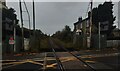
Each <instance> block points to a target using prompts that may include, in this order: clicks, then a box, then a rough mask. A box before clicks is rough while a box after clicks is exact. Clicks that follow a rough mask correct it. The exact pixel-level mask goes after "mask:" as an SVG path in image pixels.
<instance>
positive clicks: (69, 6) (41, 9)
mask: <svg viewBox="0 0 120 71" xmlns="http://www.w3.org/2000/svg"><path fill="white" fill-rule="evenodd" d="M100 3H103V2H94V7H97V6H98V4H100ZM26 4H27V7H28V10H29V12H30V15H31V26H32V3H31V2H27V3H26ZM88 4H89V2H35V12H36V28H37V29H40V30H41V31H42V32H44V33H46V34H53V33H55V32H56V31H58V30H62V29H63V28H64V26H65V25H68V26H70V28H71V29H72V30H73V27H74V26H73V23H75V22H76V21H77V20H78V17H81V16H82V17H83V18H85V17H86V11H87V8H88ZM114 4H115V5H114V15H115V16H117V9H118V7H117V2H116V3H114ZM7 6H8V7H12V8H14V9H15V10H16V14H17V15H18V19H19V18H20V14H19V3H18V2H7ZM23 7H24V6H23ZM24 10H25V9H24ZM26 14H27V13H24V14H23V15H24V17H23V18H24V20H27V15H26ZM115 23H116V25H117V20H116V22H115ZM24 27H26V28H28V22H27V21H25V22H24ZM31 28H32V27H31Z"/></svg>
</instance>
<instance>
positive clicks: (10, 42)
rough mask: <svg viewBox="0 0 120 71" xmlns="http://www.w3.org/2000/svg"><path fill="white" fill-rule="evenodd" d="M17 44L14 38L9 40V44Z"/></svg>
mask: <svg viewBox="0 0 120 71" xmlns="http://www.w3.org/2000/svg"><path fill="white" fill-rule="evenodd" d="M14 43H15V42H14V38H13V37H10V39H9V44H11V45H13V44H14Z"/></svg>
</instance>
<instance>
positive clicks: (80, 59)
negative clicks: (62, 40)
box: [60, 46, 96, 71]
mask: <svg viewBox="0 0 120 71" xmlns="http://www.w3.org/2000/svg"><path fill="white" fill-rule="evenodd" d="M60 48H62V49H63V50H65V51H66V52H68V53H70V54H71V55H72V56H74V57H75V58H77V59H78V60H79V61H81V62H83V63H84V64H85V65H87V66H88V67H89V68H90V69H92V70H93V71H96V70H95V69H94V68H93V67H91V66H90V65H89V64H88V63H87V62H85V61H84V60H83V59H82V58H80V57H78V56H77V55H75V54H73V53H72V52H70V51H69V50H68V49H66V48H64V47H63V46H60Z"/></svg>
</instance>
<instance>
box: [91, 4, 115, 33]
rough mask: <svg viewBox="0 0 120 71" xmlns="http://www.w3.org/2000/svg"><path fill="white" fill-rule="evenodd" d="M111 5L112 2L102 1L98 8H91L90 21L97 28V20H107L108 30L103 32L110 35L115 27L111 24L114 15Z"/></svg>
mask: <svg viewBox="0 0 120 71" xmlns="http://www.w3.org/2000/svg"><path fill="white" fill-rule="evenodd" d="M113 6H114V4H112V2H104V3H103V4H100V5H99V6H98V8H94V9H93V10H92V13H93V14H92V17H93V19H92V21H93V25H95V26H96V27H97V28H98V22H104V21H108V22H109V24H108V30H107V31H105V32H104V34H107V35H110V34H111V33H112V30H114V29H115V27H116V26H113V24H114V21H115V20H116V17H114V16H113Z"/></svg>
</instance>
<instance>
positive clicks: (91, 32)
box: [90, 0, 93, 47]
mask: <svg viewBox="0 0 120 71" xmlns="http://www.w3.org/2000/svg"><path fill="white" fill-rule="evenodd" d="M92 6H93V0H91V14H90V47H91V34H92Z"/></svg>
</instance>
